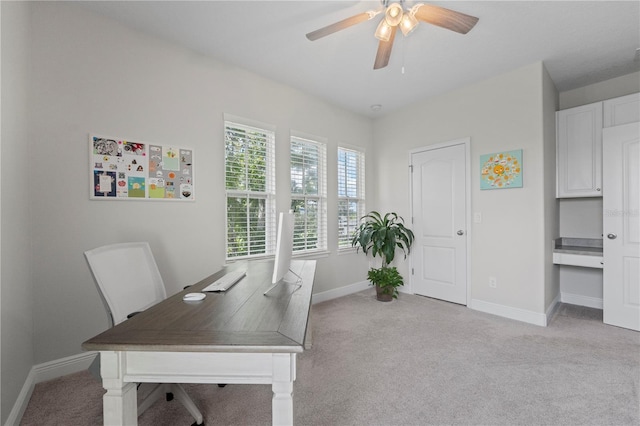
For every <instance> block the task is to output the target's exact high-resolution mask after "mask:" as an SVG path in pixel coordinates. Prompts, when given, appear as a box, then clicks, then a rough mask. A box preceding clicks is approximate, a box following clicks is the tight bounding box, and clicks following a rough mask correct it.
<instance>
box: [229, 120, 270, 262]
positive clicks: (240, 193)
mask: <svg viewBox="0 0 640 426" xmlns="http://www.w3.org/2000/svg"><path fill="white" fill-rule="evenodd" d="M223 129H224V130H223V131H224V150H225V152H224V173H225V177H224V185H225V259H226V261H236V260H242V259H251V258H261V257H267V256H273V255H274V253H275V247H276V214H275V203H276V185H275V172H276V167H275V136H276V131H275V126H273V125H270V124H265V123H260V122H257V121H254V120H249V119H246V118H242V117H237V116H232V115H229V114H224V125H223ZM230 129H234V130H240V131H243V132H247V133H257V134H262V135H263V136H264V144H265V152H264V163H265V164H264V167H265V170H264V173H265V176H264V190H262V191H256V190H253V189H252V188H250V187H245V188H244V189H238V188H231V189H230V188H228V178H229V161H228V144H229V142H230V141H229V139H228V131H229V130H230ZM245 147H246V144H245ZM245 153H246V152H245ZM245 168H248V162H245ZM246 173H247V175H246V176H245V178H244V181H245V185H249V182H250V181H251V177H250V175H249V171H248V170H247V171H246ZM231 198H236V199H242V198H246V199H247V200H264V201H263V202H264V231H257V232H255V233H253V232H252V231H251V225H252V217H251V211H250V208H251V204H250V202H249V201H247V202H246V205H247V206H246V207H247V211H246V223H245V228H246V230H247V231H246V232H247V234H246V242H245V245H246V254H240V255H237V256H230V253H232V251H233V250H234V248H233V247H231V244H230V243H231V241H230V238H231V236H230V219H229V213H230V199H231ZM258 203H260V201H258ZM253 223H259V221H258V220H256V221H253ZM255 236H259V237H260V238H262V239H264V249H263V250H259V249H258V250H256V251H254V252H252V250H251V248H252V237H255ZM258 247H261V246H258ZM243 252H244V250H243Z"/></svg>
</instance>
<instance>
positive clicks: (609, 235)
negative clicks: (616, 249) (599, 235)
mask: <svg viewBox="0 0 640 426" xmlns="http://www.w3.org/2000/svg"><path fill="white" fill-rule="evenodd" d="M607 238H608V239H610V240H615V239H616V238H618V236H617V235H616V234H607Z"/></svg>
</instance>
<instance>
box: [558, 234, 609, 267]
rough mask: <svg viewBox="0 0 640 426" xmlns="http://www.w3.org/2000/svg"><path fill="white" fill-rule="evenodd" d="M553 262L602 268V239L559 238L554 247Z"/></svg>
mask: <svg viewBox="0 0 640 426" xmlns="http://www.w3.org/2000/svg"><path fill="white" fill-rule="evenodd" d="M553 263H555V264H557V265H571V266H583V267H586V268H599V269H602V268H603V266H604V264H603V258H602V239H601V238H566V237H562V238H557V239H556V240H555V247H554V249H553Z"/></svg>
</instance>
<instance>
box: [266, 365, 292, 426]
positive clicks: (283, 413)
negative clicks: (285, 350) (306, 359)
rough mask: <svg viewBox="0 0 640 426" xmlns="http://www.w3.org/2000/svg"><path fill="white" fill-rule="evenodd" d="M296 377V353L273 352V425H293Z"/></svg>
mask: <svg viewBox="0 0 640 426" xmlns="http://www.w3.org/2000/svg"><path fill="white" fill-rule="evenodd" d="M295 379H296V354H273V383H272V385H271V389H272V390H273V400H272V401H271V417H272V423H273V425H274V426H275V425H277V426H288V425H293V382H294V380H295Z"/></svg>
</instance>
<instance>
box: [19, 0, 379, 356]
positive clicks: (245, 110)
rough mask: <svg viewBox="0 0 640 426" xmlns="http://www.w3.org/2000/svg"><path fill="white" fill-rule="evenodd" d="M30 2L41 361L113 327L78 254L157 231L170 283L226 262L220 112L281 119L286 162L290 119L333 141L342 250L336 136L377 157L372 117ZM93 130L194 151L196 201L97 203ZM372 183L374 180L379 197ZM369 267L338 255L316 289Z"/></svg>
mask: <svg viewBox="0 0 640 426" xmlns="http://www.w3.org/2000/svg"><path fill="white" fill-rule="evenodd" d="M32 9H33V22H32V23H31V28H32V33H33V71H32V79H31V84H32V87H33V90H34V93H36V94H37V97H35V98H34V102H33V103H32V105H31V107H32V111H31V112H32V120H31V123H32V124H31V126H30V127H31V134H30V143H31V151H32V153H31V163H30V174H31V176H32V180H31V186H30V193H31V198H30V201H31V205H32V207H33V213H32V224H33V227H32V228H33V257H34V259H35V261H34V266H33V275H34V283H35V286H36V294H35V308H36V309H35V312H36V313H35V358H36V359H35V361H36V362H38V363H40V362H44V361H49V360H53V359H59V358H61V357H64V356H68V355H72V354H75V353H79V352H80V351H81V349H80V344H81V343H82V342H83V341H84V340H86V339H88V338H90V337H92V336H93V335H95V334H97V333H98V332H100V331H102V330H104V329H105V328H106V327H107V320H106V314H105V312H104V308H103V306H102V304H101V301H100V298H99V297H98V293H97V290H96V289H95V285H94V283H93V280H92V279H91V275H90V273H89V270H88V268H87V265H86V263H85V260H84V258H83V254H82V253H83V251H85V250H87V249H90V248H94V247H97V246H100V245H103V244H108V243H113V242H122V241H134V240H146V241H149V242H150V244H151V247H152V250H153V253H154V255H155V257H156V260H157V261H158V264H159V268H160V272H161V274H162V276H163V278H164V281H165V284H166V286H167V290H168V292H169V293H170V294H171V293H174V292H175V291H177V290H179V289H181V288H182V286H183V285H187V284H191V283H193V282H195V281H197V280H199V279H201V278H203V277H205V276H207V275H209V274H211V273H213V272H215V271H216V270H218V269H219V268H220V267H221V266H222V264H223V263H224V217H225V208H224V206H225V194H224V140H223V113H225V112H226V113H230V114H233V115H237V116H242V117H247V118H250V119H253V120H257V121H261V122H265V123H271V124H273V125H275V126H276V128H277V131H276V145H277V146H276V161H277V163H279V164H280V166H279V167H285V168H286V167H288V160H289V158H288V144H289V141H288V135H289V131H290V129H294V130H296V131H300V132H304V133H307V134H313V135H318V136H322V137H325V138H327V140H328V158H329V161H328V164H329V169H328V187H329V189H330V191H329V199H328V202H329V206H330V209H329V228H328V229H329V244H330V249H333V250H334V251H335V246H336V234H337V221H336V220H335V217H336V208H335V205H336V196H335V194H333V193H332V191H331V189H332V188H336V186H337V182H336V180H337V178H336V176H337V171H336V166H335V164H336V147H337V145H338V144H339V143H348V144H350V145H355V146H360V147H362V148H364V149H365V150H366V152H367V154H368V155H370V153H371V152H372V148H371V144H372V139H373V137H372V125H371V120H370V119H368V118H365V117H362V116H358V115H355V114H353V113H350V112H347V111H345V110H342V109H339V108H337V107H334V106H331V105H329V104H327V103H325V102H322V101H320V100H318V99H317V98H314V97H311V96H308V95H305V94H304V93H301V92H299V91H296V90H293V89H292V88H289V87H287V86H284V85H282V84H277V83H274V82H272V81H269V80H266V79H264V78H261V77H259V76H257V75H254V74H251V73H249V72H247V71H243V70H241V69H238V68H235V67H232V66H228V65H226V64H223V63H220V62H218V61H215V60H213V59H211V58H206V57H204V56H201V55H199V54H196V53H194V52H192V51H189V50H186V49H183V48H181V47H178V46H175V45H172V44H169V43H167V42H163V41H160V40H158V39H155V38H153V37H150V36H146V35H144V34H140V33H137V32H134V31H131V30H129V29H127V28H125V27H122V26H121V25H119V24H118V23H116V22H113V21H110V20H108V19H106V18H102V17H99V16H97V15H93V14H92V13H91V12H88V11H86V10H83V9H81V8H79V7H77V6H76V5H73V4H72V3H62V2H42V3H33V6H32ZM90 132H95V133H99V134H104V135H110V136H114V137H124V138H130V139H133V140H135V139H138V140H141V141H147V142H158V143H162V144H176V145H181V146H185V147H191V148H193V149H194V151H195V174H196V178H195V184H196V196H197V201H196V202H195V203H168V202H144V201H120V202H117V201H110V202H100V201H90V200H89V197H88V193H89V189H88V185H89V181H88V179H89V172H88V168H89V167H88V158H89V151H88V134H89V133H90ZM278 176H279V177H280V181H278V182H277V185H278V187H279V188H286V189H287V190H288V188H289V183H288V182H287V181H286V179H287V178H288V174H287V173H278ZM283 178H284V180H285V181H283ZM374 194H375V192H374V188H373V186H372V187H371V191H370V193H369V194H367V196H368V197H370V199H371V202H374V201H375V195H374ZM278 199H279V200H282V198H281V197H279V198H278ZM287 199H288V198H285V200H287ZM282 204H283V203H282V202H281V203H280V205H279V206H278V208H279V209H288V202H287V201H285V202H284V204H285V205H282ZM347 266H348V267H347ZM366 266H367V265H366V259H365V258H364V256H362V255H361V254H355V253H354V254H347V255H340V256H338V255H336V254H335V253H331V254H330V255H329V256H328V257H324V258H322V259H320V260H319V263H318V272H317V280H316V286H315V289H314V292H315V293H318V292H323V291H327V290H330V289H334V288H338V287H341V286H344V285H347V284H351V283H354V282H357V281H362V280H364V279H366V278H365V277H366Z"/></svg>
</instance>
